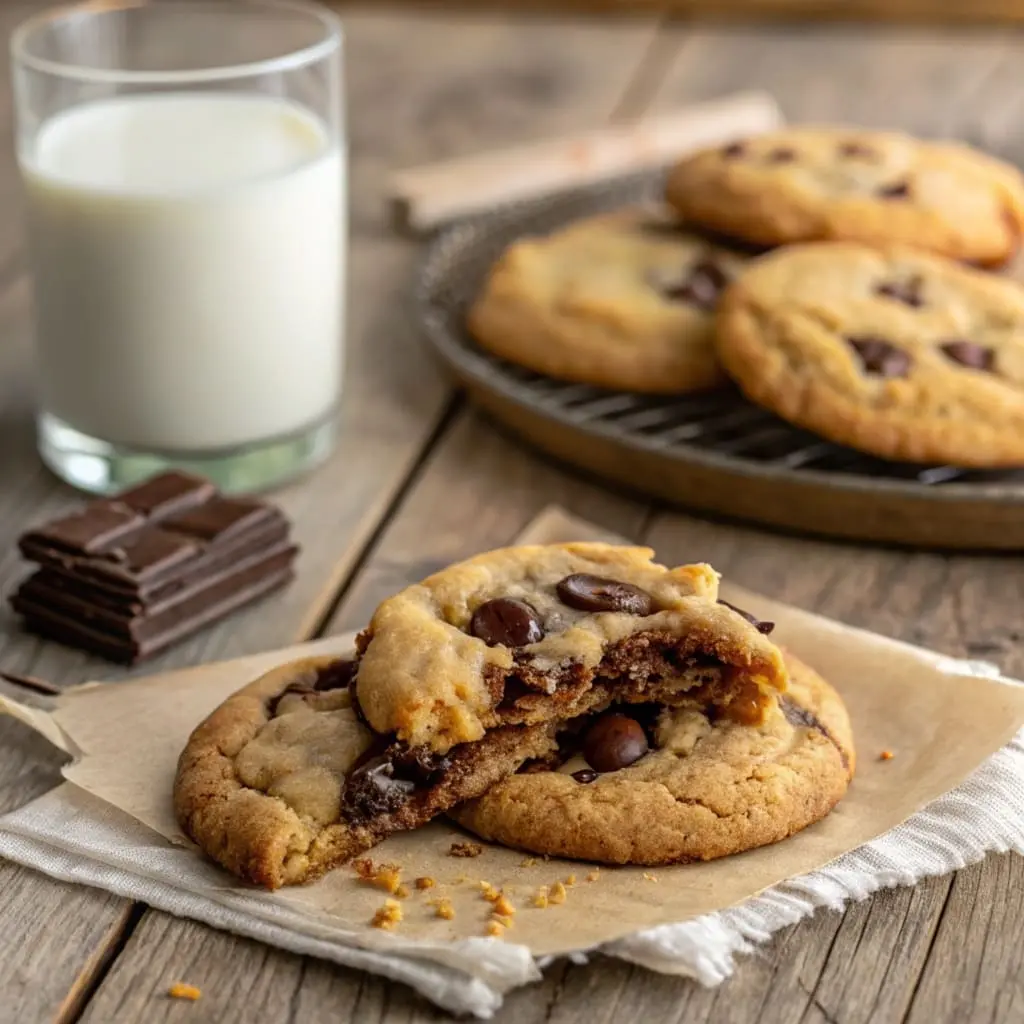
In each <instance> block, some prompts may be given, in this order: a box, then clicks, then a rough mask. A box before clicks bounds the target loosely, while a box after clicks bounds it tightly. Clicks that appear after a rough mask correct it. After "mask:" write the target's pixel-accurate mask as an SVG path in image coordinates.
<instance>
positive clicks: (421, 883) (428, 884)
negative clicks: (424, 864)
mask: <svg viewBox="0 0 1024 1024" xmlns="http://www.w3.org/2000/svg"><path fill="white" fill-rule="evenodd" d="M413 885H415V886H416V888H417V889H433V888H434V886H435V885H437V883H436V882H435V881H434V880H433V879H432V878H431V877H430V876H429V875H420V877H419V878H417V879H416V881H415V882H413Z"/></svg>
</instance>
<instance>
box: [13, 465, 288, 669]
mask: <svg viewBox="0 0 1024 1024" xmlns="http://www.w3.org/2000/svg"><path fill="white" fill-rule="evenodd" d="M19 548H20V550H21V553H22V554H23V555H24V556H25V558H27V559H29V560H30V561H32V562H36V563H37V564H38V565H39V569H38V570H37V571H36V572H35V573H34V574H33V575H32V576H30V577H29V578H28V579H27V580H26V581H25V582H24V583H23V584H22V585H21V587H20V588H19V589H18V591H17V592H16V593H15V594H14V596H13V597H12V598H11V604H12V606H13V607H14V609H15V610H16V611H18V612H19V613H20V614H21V615H22V616H24V618H25V624H26V626H27V627H28V628H29V629H31V630H32V631H34V632H36V633H40V634H42V635H44V636H48V637H51V638H53V639H55V640H59V641H61V642H63V643H67V644H71V645H72V646H75V647H81V648H83V649H85V650H88V651H92V652H93V653H96V654H99V655H102V656H103V657H106V658H108V659H110V660H112V661H118V662H123V663H126V664H134V663H135V662H138V661H140V660H142V659H143V658H146V657H148V656H149V655H152V654H155V653H156V652H157V651H160V650H163V649H164V648H165V647H167V646H169V645H170V644H173V643H175V642H176V641H178V640H180V639H182V638H183V637H185V636H187V635H189V634H191V633H194V632H196V631H197V630H198V629H200V628H201V627H203V626H206V625H208V624H209V623H212V622H214V621H215V620H217V619H220V618H222V617H223V616H225V615H226V614H228V613H229V612H231V611H233V610H234V609H236V608H238V607H240V606H241V605H243V604H247V603H248V602H250V601H253V600H255V599H256V598H258V597H261V596H262V595H264V594H266V593H268V592H269V591H271V590H274V589H276V588H277V587H280V586H282V585H284V584H285V583H286V582H288V580H290V579H291V577H292V565H293V562H294V559H295V555H296V552H297V550H298V549H297V547H296V546H295V544H294V543H293V542H292V540H291V537H290V524H289V523H288V520H287V519H286V518H285V516H284V515H283V514H282V513H281V512H280V511H279V510H278V509H276V508H273V507H272V506H270V505H266V504H263V503H261V502H258V501H254V500H251V499H244V498H227V497H224V496H223V495H221V494H219V493H218V492H217V490H216V488H215V487H214V486H213V484H211V483H210V482H209V481H207V480H204V479H202V478H201V477H196V476H191V475H189V474H187V473H177V472H176V473H165V474H163V475H161V476H158V477H154V478H152V479H151V480H148V481H146V482H145V483H144V484H141V485H140V486H138V487H135V488H134V489H132V490H129V491H126V492H124V493H123V494H119V495H117V496H116V497H114V498H109V499H106V500H98V501H93V502H90V503H89V504H88V505H86V506H85V507H84V508H82V509H81V510H79V511H77V512H74V513H72V514H70V515H67V516H64V517H62V518H60V519H56V520H54V521H52V522H50V523H47V524H45V525H43V526H41V527H38V528H36V529H33V530H30V531H29V532H28V533H26V534H25V535H24V536H22V538H21V540H20V541H19Z"/></svg>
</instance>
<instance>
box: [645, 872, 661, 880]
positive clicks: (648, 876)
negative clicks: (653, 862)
mask: <svg viewBox="0 0 1024 1024" xmlns="http://www.w3.org/2000/svg"><path fill="white" fill-rule="evenodd" d="M657 880H658V876H657V875H652V874H651V873H650V872H649V871H645V872H644V881H645V882H656V881H657Z"/></svg>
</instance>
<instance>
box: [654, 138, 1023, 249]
mask: <svg viewBox="0 0 1024 1024" xmlns="http://www.w3.org/2000/svg"><path fill="white" fill-rule="evenodd" d="M666 198H667V200H668V203H669V204H670V205H671V206H672V207H674V208H675V209H676V210H677V211H678V212H679V214H680V215H681V216H682V217H683V218H684V219H685V220H686V221H687V222H689V223H691V224H693V225H698V226H700V227H703V228H705V229H708V230H711V231H718V232H721V233H723V234H726V235H730V236H732V237H734V238H738V239H743V240H746V241H748V242H752V243H756V244H759V245H788V244H793V243H799V242H813V241H825V240H829V241H851V242H865V243H868V244H871V245H889V244H905V245H913V246H916V247H919V248H922V249H926V250H930V251H932V252H934V253H938V254H941V255H944V256H948V257H951V258H952V259H957V260H963V261H965V262H970V263H977V264H980V265H990V266H991V265H1000V264H1003V263H1005V262H1006V261H1007V260H1009V259H1010V258H1011V257H1012V256H1013V255H1014V253H1015V251H1016V249H1017V246H1018V244H1019V240H1020V236H1021V232H1022V228H1024V178H1022V176H1021V174H1020V173H1019V171H1018V170H1017V169H1016V168H1014V167H1012V166H1011V165H1009V164H1005V163H1002V162H1000V161H998V160H996V159H995V158H993V157H990V156H988V155H986V154H984V153H980V152H978V151H976V150H973V149H971V148H970V147H968V146H964V145H957V144H954V143H946V142H943V143H940V142H927V141H924V140H920V139H915V138H912V137H910V136H908V135H901V134H899V133H895V132H875V131H864V130H851V129H848V128H827V127H822V128H815V127H793V128H784V129H781V130H779V131H775V132H768V133H766V134H764V135H759V136H757V137H755V138H751V139H748V140H746V141H745V142H743V143H736V144H734V145H732V146H729V147H727V148H725V149H721V148H719V149H713V150H707V151H705V152H701V153H697V154H695V155H693V156H689V157H687V158H685V159H684V160H682V161H681V162H680V163H679V164H678V165H677V166H676V167H675V168H674V169H673V170H672V172H671V173H670V174H669V178H668V183H667V187H666Z"/></svg>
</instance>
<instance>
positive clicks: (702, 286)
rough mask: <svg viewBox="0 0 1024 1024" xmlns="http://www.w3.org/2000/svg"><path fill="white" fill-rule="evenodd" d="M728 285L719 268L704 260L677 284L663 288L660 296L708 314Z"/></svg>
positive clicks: (727, 278)
mask: <svg viewBox="0 0 1024 1024" xmlns="http://www.w3.org/2000/svg"><path fill="white" fill-rule="evenodd" d="M728 283H729V277H728V275H727V274H726V273H725V271H724V270H723V269H722V268H721V266H719V264H718V263H716V262H715V261H714V260H712V259H707V258H705V259H702V260H700V261H699V262H697V263H695V264H694V265H693V266H692V267H691V268H690V272H689V273H688V274H687V275H686V277H685V278H683V280H682V281H680V282H679V283H678V284H670V285H668V286H664V287H663V288H662V294H663V295H664V296H665V298H666V299H673V300H679V301H682V302H689V303H691V304H692V305H694V306H696V307H697V308H698V309H703V310H704V311H705V312H707V313H710V312H712V311H713V310H714V308H715V306H717V305H718V297H719V295H721V294H722V290H723V289H724V288H725V286H726V285H727V284H728Z"/></svg>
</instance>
